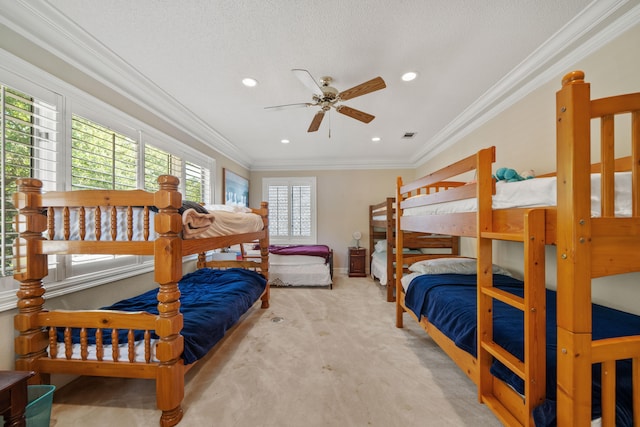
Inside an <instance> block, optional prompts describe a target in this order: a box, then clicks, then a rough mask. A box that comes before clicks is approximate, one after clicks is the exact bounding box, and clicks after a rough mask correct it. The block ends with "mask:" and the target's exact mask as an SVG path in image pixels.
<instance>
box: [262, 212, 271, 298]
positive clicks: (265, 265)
mask: <svg viewBox="0 0 640 427" xmlns="http://www.w3.org/2000/svg"><path fill="white" fill-rule="evenodd" d="M260 208H261V209H262V211H263V212H265V214H264V215H263V216H262V220H263V221H265V224H264V226H265V228H267V232H266V233H265V234H264V237H263V238H262V239H260V270H261V271H262V275H263V276H264V277H265V279H267V288H266V290H265V292H264V295H262V305H261V308H269V297H270V296H271V292H270V291H271V287H270V286H269V215H268V212H269V203H268V202H261V203H260ZM265 215H266V216H265Z"/></svg>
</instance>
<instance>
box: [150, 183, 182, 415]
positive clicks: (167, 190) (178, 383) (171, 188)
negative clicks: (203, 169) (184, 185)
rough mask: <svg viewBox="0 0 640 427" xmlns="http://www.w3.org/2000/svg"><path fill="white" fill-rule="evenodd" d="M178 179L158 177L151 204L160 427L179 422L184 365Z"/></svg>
mask: <svg viewBox="0 0 640 427" xmlns="http://www.w3.org/2000/svg"><path fill="white" fill-rule="evenodd" d="M179 182H180V181H179V180H178V178H176V177H174V176H170V175H161V176H160V177H158V184H159V185H160V189H159V190H158V191H157V192H156V193H155V199H154V203H155V205H156V207H157V208H158V214H157V215H156V216H155V231H156V233H157V234H158V238H157V239H156V240H155V242H154V245H155V247H154V252H155V253H154V257H155V281H156V282H157V283H158V284H159V290H158V312H159V316H158V320H157V321H156V334H157V335H158V337H159V342H158V344H157V347H156V357H157V358H158V360H159V361H160V366H159V367H158V371H157V376H156V398H157V405H158V408H159V409H161V410H162V416H161V418H160V425H161V426H163V427H169V426H174V425H176V424H177V423H178V422H180V420H181V419H182V407H181V406H180V404H181V402H182V399H183V397H184V365H183V360H182V358H181V355H182V352H183V350H184V339H183V337H182V335H180V331H181V330H182V314H181V313H180V311H179V310H180V289H179V288H178V281H179V280H180V279H181V278H182V239H181V238H180V236H179V235H178V233H180V231H181V230H182V218H181V216H180V215H179V214H178V208H179V207H180V206H181V204H182V195H181V194H180V193H179V192H178V184H179Z"/></svg>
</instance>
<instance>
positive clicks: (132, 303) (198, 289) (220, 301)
mask: <svg viewBox="0 0 640 427" xmlns="http://www.w3.org/2000/svg"><path fill="white" fill-rule="evenodd" d="M265 286H266V280H265V278H264V277H263V276H261V275H260V274H258V273H256V272H254V271H250V270H244V269H240V268H231V269H228V270H212V269H208V268H203V269H199V270H196V271H195V272H193V273H189V274H186V275H185V276H184V277H183V278H182V280H180V282H179V287H180V294H181V295H180V312H181V313H182V315H183V320H184V326H183V329H182V332H181V334H182V336H183V337H184V352H183V354H182V358H183V359H184V363H185V364H190V363H193V362H195V361H196V360H198V359H200V358H201V357H203V356H204V355H206V354H207V352H208V351H209V350H211V348H213V346H214V345H215V344H216V343H217V342H218V341H219V340H220V339H222V337H224V334H225V333H226V331H227V330H228V329H229V328H230V327H231V326H233V325H234V324H235V323H236V322H237V321H238V319H239V318H240V316H242V315H243V314H244V313H245V312H246V311H247V310H248V309H249V307H251V306H252V305H253V303H255V302H256V301H257V299H258V298H259V297H260V295H261V294H262V292H263V291H264V289H265ZM157 294H158V290H157V289H152V290H150V291H148V292H145V293H144V294H141V295H138V296H136V297H134V298H129V299H126V300H123V301H119V302H117V303H115V304H113V305H111V306H108V307H103V308H102V309H104V310H123V311H146V312H148V313H152V314H158V300H157ZM119 332H120V337H119V342H121V343H122V342H126V339H127V338H126V336H127V335H126V334H127V331H126V330H125V331H119ZM60 333H61V331H59V332H58V335H59V337H58V339H59V340H60V339H63V338H62V337H61V336H60ZM94 333H95V332H93V331H89V344H95V336H94ZM110 333H111V332H110V331H107V330H106V329H105V330H104V334H103V335H104V339H103V342H104V344H110V343H111V337H110ZM142 336H143V332H142V331H136V339H142ZM73 337H74V342H79V331H78V330H74V331H73Z"/></svg>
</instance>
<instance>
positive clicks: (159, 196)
mask: <svg viewBox="0 0 640 427" xmlns="http://www.w3.org/2000/svg"><path fill="white" fill-rule="evenodd" d="M158 183H159V184H160V190H159V191H157V192H155V193H150V192H145V191H142V190H133V191H113V190H86V191H69V192H47V193H44V194H43V193H42V192H41V187H42V184H41V182H40V181H38V180H36V179H21V180H18V191H17V193H16V194H15V197H14V203H15V205H16V207H17V208H18V209H19V216H18V217H17V221H16V228H17V230H19V232H20V234H19V239H18V240H17V241H16V245H15V251H14V253H15V258H14V264H15V265H14V268H15V274H14V277H15V278H16V279H17V280H18V281H20V290H19V291H18V294H17V295H18V314H17V315H16V316H15V327H16V330H17V331H18V334H19V335H18V337H17V338H16V340H15V352H16V356H17V360H16V369H18V370H25V371H35V372H36V377H35V378H36V380H37V381H40V382H46V381H48V380H49V374H52V373H69V374H75V375H97V376H114V377H128V378H148V379H155V380H156V395H157V406H158V408H159V409H161V410H162V415H161V417H160V424H161V425H162V426H173V425H175V424H177V423H178V422H180V420H181V418H182V407H181V402H182V399H183V396H184V374H185V372H186V371H187V370H188V369H189V368H190V367H191V366H193V363H194V362H195V361H196V360H197V359H198V358H200V357H202V356H203V355H204V354H206V352H207V351H208V350H209V349H210V348H211V347H212V346H213V345H214V344H215V342H216V341H217V340H218V339H220V338H221V337H222V335H224V332H225V330H226V329H227V328H228V327H230V326H231V325H232V324H233V323H234V322H235V321H236V320H237V319H238V318H239V317H240V316H241V315H242V314H243V313H244V312H245V311H246V310H247V309H248V308H250V307H251V306H252V305H253V303H254V302H255V301H256V300H258V299H261V300H262V307H263V308H267V307H268V305H269V287H268V285H267V284H266V281H267V280H266V278H267V275H268V251H267V248H268V245H269V231H268V218H267V212H268V208H267V205H266V203H263V204H262V206H261V207H260V209H257V210H255V211H253V213H245V214H243V215H244V217H245V218H248V219H247V221H249V222H252V223H254V224H256V222H258V223H259V226H258V227H255V229H254V231H246V230H245V231H243V232H241V233H238V232H231V231H230V230H227V232H231V233H232V234H226V235H221V236H215V237H211V233H210V232H209V231H205V229H206V228H208V227H207V225H206V222H207V221H206V219H207V218H209V219H211V216H212V214H204V216H202V215H196V216H191V217H190V216H189V213H192V212H187V211H189V209H187V210H185V212H184V213H183V216H181V215H180V214H179V213H178V209H181V208H182V201H181V194H180V193H179V192H178V183H179V181H178V178H176V177H173V176H168V175H164V176H161V177H159V178H158ZM153 211H157V213H155V214H154V212H153ZM239 215H240V216H242V215H241V214H239ZM183 221H184V228H183ZM231 222H234V221H231ZM241 222H243V223H244V221H241ZM151 224H155V227H154V226H153V225H151ZM187 227H189V228H190V230H189V231H187ZM197 228H201V230H200V231H201V232H198V233H196V232H194V230H195V229H197ZM194 234H195V235H194ZM184 237H194V238H191V239H186V238H184ZM198 237H201V238H198ZM256 240H257V241H259V242H260V247H261V253H262V260H261V261H260V262H259V263H256V262H246V261H245V262H240V263H234V262H223V263H221V265H220V267H222V268H225V269H226V268H229V267H242V268H248V269H251V270H261V271H262V275H258V274H257V273H255V272H249V271H244V270H241V269H236V268H230V269H228V270H227V271H225V272H219V271H211V270H210V268H208V267H213V266H214V264H215V263H214V262H211V261H208V260H207V258H206V255H205V252H206V251H208V250H211V249H214V248H221V247H228V246H230V245H232V244H237V243H241V242H249V241H256ZM51 254H57V255H59V254H118V255H149V256H153V257H154V258H153V259H154V265H155V271H154V278H155V281H156V282H157V283H158V288H157V289H155V290H152V291H150V292H148V293H147V294H146V295H145V296H146V297H151V300H149V299H142V300H141V299H140V298H137V299H134V300H133V301H126V302H120V303H117V304H115V305H114V306H113V307H111V308H112V309H110V310H82V311H81V310H78V311H67V310H53V311H47V310H46V309H45V307H44V303H45V298H44V296H45V287H44V286H43V284H42V280H43V278H44V277H45V276H46V275H47V273H48V271H47V257H48V255H51ZM195 254H197V255H198V262H197V264H198V267H199V269H198V270H196V271H195V272H193V273H190V274H188V275H186V276H184V277H183V271H182V269H183V257H184V256H186V255H195ZM179 281H180V283H178V282H179ZM196 292H197V295H196ZM212 295H215V296H217V298H214V299H213V300H211V299H210V297H211V296H212ZM141 298H142V297H141ZM203 298H206V299H205V300H203ZM138 302H141V303H142V305H137V304H134V303H138ZM196 306H200V308H204V309H205V311H201V310H200V309H196V308H195V307H196ZM209 320H213V321H214V324H212V323H204V322H208V321H209ZM217 320H220V321H222V322H223V323H219V322H217ZM115 343H117V344H118V345H115Z"/></svg>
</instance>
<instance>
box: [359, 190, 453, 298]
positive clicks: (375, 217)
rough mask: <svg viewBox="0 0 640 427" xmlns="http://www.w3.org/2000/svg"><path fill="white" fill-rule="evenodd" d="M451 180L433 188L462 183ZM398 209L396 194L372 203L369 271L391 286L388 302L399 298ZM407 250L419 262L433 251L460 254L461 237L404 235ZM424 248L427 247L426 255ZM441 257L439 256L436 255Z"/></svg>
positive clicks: (405, 255)
mask: <svg viewBox="0 0 640 427" xmlns="http://www.w3.org/2000/svg"><path fill="white" fill-rule="evenodd" d="M462 184H463V183H457V182H451V183H448V184H447V186H446V187H445V186H443V185H441V183H439V184H438V185H437V186H435V187H432V188H430V189H429V191H440V190H441V189H446V188H451V187H455V186H459V185H462ZM395 215H396V209H395V197H387V198H386V199H385V200H384V201H383V202H380V203H377V204H375V205H370V206H369V254H370V256H371V258H370V262H369V272H370V274H371V277H372V278H373V279H378V280H379V282H380V284H381V285H383V286H386V287H387V301H389V302H393V301H395V257H394V255H393V254H394V252H395V248H396V238H395V234H396V230H395V229H396V217H395ZM403 244H404V246H403V248H404V249H403V250H404V251H405V254H404V257H405V259H407V260H413V261H418V260H421V259H428V258H431V257H433V255H432V254H440V253H442V254H448V255H457V254H458V253H459V238H458V237H457V236H444V235H442V236H441V235H433V234H430V233H417V232H415V233H410V232H407V233H405V234H404V239H403ZM422 249H427V250H428V252H430V253H427V254H425V253H424V252H422V251H421V250H422ZM435 256H437V255H435Z"/></svg>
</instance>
